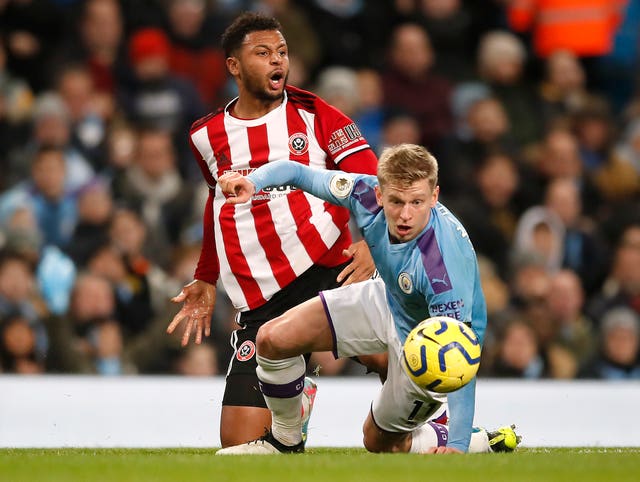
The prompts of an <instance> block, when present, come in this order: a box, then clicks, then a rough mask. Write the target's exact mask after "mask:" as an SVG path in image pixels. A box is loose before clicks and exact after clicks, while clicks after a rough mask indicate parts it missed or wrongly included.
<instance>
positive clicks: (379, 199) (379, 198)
mask: <svg viewBox="0 0 640 482" xmlns="http://www.w3.org/2000/svg"><path fill="white" fill-rule="evenodd" d="M373 189H374V191H375V193H376V202H377V203H378V206H380V207H382V191H381V190H380V186H379V185H377V186H374V187H373Z"/></svg>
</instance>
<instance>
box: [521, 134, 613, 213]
mask: <svg viewBox="0 0 640 482" xmlns="http://www.w3.org/2000/svg"><path fill="white" fill-rule="evenodd" d="M534 157H535V159H533V162H532V172H531V175H530V176H529V179H528V184H529V185H530V186H531V191H532V196H539V198H538V199H540V200H542V199H543V197H544V193H545V192H546V190H547V186H548V185H549V183H550V182H551V181H552V180H554V179H558V178H568V179H572V180H573V181H574V182H575V184H576V186H578V188H579V191H580V202H581V203H582V207H583V211H584V212H585V213H589V215H590V216H591V217H593V218H594V219H597V218H598V213H599V210H600V209H601V208H602V203H601V199H600V196H599V194H598V190H597V188H596V186H595V184H594V182H593V180H592V178H591V177H590V176H589V175H587V173H586V171H585V166H584V161H583V159H582V157H581V155H580V148H579V144H578V140H577V138H576V136H575V135H574V134H573V133H572V132H571V131H570V130H569V129H567V128H565V127H563V126H558V127H554V128H552V129H551V130H550V131H549V132H547V134H546V135H545V137H544V139H543V140H542V143H541V149H540V152H538V153H537V154H536V155H535V156H534ZM535 191H537V193H535Z"/></svg>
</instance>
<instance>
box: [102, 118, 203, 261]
mask: <svg viewBox="0 0 640 482" xmlns="http://www.w3.org/2000/svg"><path fill="white" fill-rule="evenodd" d="M137 137H138V139H137V150H136V154H135V157H134V162H133V164H132V165H131V166H129V167H128V168H126V170H125V171H123V172H122V174H121V176H118V177H116V178H115V180H114V183H113V189H114V195H115V196H116V197H117V198H118V199H119V200H121V201H123V202H124V203H126V204H127V205H128V206H131V207H135V208H136V209H137V210H139V212H140V213H141V216H142V219H143V221H144V223H145V225H146V228H147V231H148V234H147V238H148V239H150V240H153V243H154V248H155V249H154V252H153V253H149V255H150V256H152V258H153V260H154V261H155V262H156V263H158V264H160V265H161V266H163V267H164V268H166V267H167V264H168V262H169V257H170V255H171V246H173V245H175V244H177V243H178V241H179V240H180V236H181V233H182V230H183V229H184V228H185V227H186V226H187V223H189V222H191V221H193V215H192V214H191V213H190V209H191V206H192V199H193V195H192V190H191V188H190V187H189V185H188V184H187V183H185V182H184V181H183V180H182V178H181V177H180V174H179V172H178V170H177V166H176V154H175V152H174V149H173V144H172V141H171V136H170V134H169V133H168V132H167V131H164V130H158V129H156V130H151V129H147V130H142V131H140V132H139V133H138V136H137Z"/></svg>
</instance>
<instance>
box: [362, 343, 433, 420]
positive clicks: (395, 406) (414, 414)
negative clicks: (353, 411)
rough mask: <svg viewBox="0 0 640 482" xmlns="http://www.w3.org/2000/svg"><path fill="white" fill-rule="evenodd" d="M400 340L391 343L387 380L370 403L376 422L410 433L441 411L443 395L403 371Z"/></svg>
mask: <svg viewBox="0 0 640 482" xmlns="http://www.w3.org/2000/svg"><path fill="white" fill-rule="evenodd" d="M401 351H402V346H401V344H400V342H399V341H397V343H394V344H393V345H390V346H389V365H388V371H387V380H386V381H385V383H384V384H383V385H382V388H381V390H380V392H379V394H378V396H377V397H376V398H375V399H374V401H373V403H372V406H371V414H372V418H373V421H374V422H375V424H376V425H377V426H378V427H379V428H380V429H382V430H384V431H387V432H411V431H412V430H414V429H415V428H417V427H419V426H420V425H422V424H424V423H425V422H426V421H428V420H430V419H431V418H433V417H434V416H435V415H437V414H438V413H440V411H441V410H442V404H443V403H444V402H445V401H446V396H445V395H444V394H436V393H433V392H428V391H427V390H424V389H422V388H420V387H418V386H417V385H416V384H415V383H413V382H412V381H411V380H410V379H409V377H408V376H407V374H406V373H405V371H404V368H403V366H402V363H403V361H402V359H401V358H400V357H401Z"/></svg>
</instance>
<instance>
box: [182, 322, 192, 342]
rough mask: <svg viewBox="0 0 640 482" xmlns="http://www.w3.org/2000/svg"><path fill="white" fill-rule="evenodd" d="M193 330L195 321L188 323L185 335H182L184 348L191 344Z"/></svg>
mask: <svg viewBox="0 0 640 482" xmlns="http://www.w3.org/2000/svg"><path fill="white" fill-rule="evenodd" d="M192 328H193V320H189V321H188V322H187V326H186V327H185V329H184V334H183V335H182V343H181V344H182V346H187V345H188V344H189V338H191V330H192Z"/></svg>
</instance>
